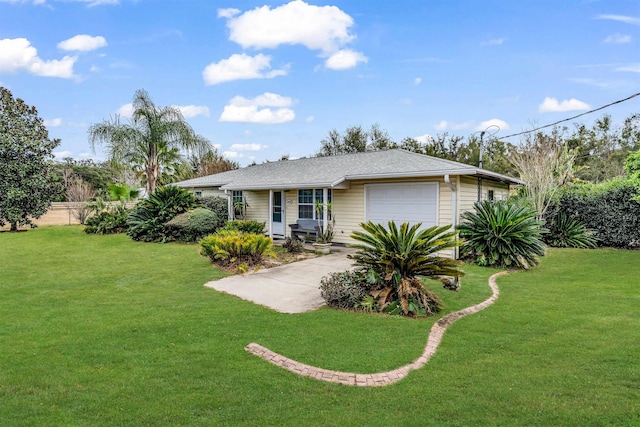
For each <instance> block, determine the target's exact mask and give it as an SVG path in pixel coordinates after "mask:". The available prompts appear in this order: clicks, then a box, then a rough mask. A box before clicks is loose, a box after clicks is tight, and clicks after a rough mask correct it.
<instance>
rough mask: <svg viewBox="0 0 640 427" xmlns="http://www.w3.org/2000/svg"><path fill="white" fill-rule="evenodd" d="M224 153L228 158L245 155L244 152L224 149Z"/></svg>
mask: <svg viewBox="0 0 640 427" xmlns="http://www.w3.org/2000/svg"><path fill="white" fill-rule="evenodd" d="M222 155H223V156H224V157H226V158H227V159H238V158H240V157H244V156H243V155H242V153H238V152H237V151H230V150H229V151H223V152H222Z"/></svg>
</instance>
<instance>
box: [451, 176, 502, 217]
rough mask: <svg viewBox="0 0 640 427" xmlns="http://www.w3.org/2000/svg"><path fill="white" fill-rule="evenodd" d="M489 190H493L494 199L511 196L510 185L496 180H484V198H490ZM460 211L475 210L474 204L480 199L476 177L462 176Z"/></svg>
mask: <svg viewBox="0 0 640 427" xmlns="http://www.w3.org/2000/svg"><path fill="white" fill-rule="evenodd" d="M489 190H493V192H494V193H493V197H494V200H507V199H508V198H509V185H508V184H503V183H500V182H496V181H489V180H487V179H483V180H482V200H487V199H488V198H489ZM459 192H460V195H459V202H458V212H459V213H462V212H465V211H470V210H473V204H474V203H475V202H477V201H478V179H477V178H475V177H468V176H463V177H460V189H459Z"/></svg>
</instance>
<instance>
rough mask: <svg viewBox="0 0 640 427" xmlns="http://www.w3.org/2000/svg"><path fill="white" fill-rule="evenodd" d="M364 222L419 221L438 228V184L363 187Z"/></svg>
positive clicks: (409, 183)
mask: <svg viewBox="0 0 640 427" xmlns="http://www.w3.org/2000/svg"><path fill="white" fill-rule="evenodd" d="M365 215H366V218H365V220H366V221H373V222H375V223H378V224H384V225H386V224H387V222H389V221H395V222H396V224H400V223H403V222H409V223H410V224H411V225H413V224H416V223H418V222H421V223H422V225H423V227H424V228H426V227H431V226H434V225H438V183H437V182H403V183H393V184H369V185H365Z"/></svg>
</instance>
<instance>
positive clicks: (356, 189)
mask: <svg viewBox="0 0 640 427" xmlns="http://www.w3.org/2000/svg"><path fill="white" fill-rule="evenodd" d="M333 213H334V217H335V219H336V227H335V235H334V239H333V240H334V241H335V242H338V243H353V240H352V239H351V238H350V237H349V236H350V235H351V233H352V232H354V231H355V230H360V223H361V222H363V221H364V183H363V182H352V183H351V188H350V189H348V190H333Z"/></svg>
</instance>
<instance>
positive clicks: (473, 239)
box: [458, 200, 547, 268]
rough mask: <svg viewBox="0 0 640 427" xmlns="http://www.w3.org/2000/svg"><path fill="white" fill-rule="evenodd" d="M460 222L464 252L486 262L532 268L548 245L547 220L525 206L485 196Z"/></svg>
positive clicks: (483, 262) (483, 263) (494, 264)
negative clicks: (545, 226)
mask: <svg viewBox="0 0 640 427" xmlns="http://www.w3.org/2000/svg"><path fill="white" fill-rule="evenodd" d="M461 218H462V221H463V222H462V223H461V224H460V225H459V226H458V230H459V231H460V237H461V238H462V239H463V240H464V243H463V245H462V250H463V254H465V255H467V256H472V257H475V258H476V262H477V263H478V264H480V265H485V266H496V267H515V268H529V267H530V266H534V265H537V264H538V257H539V256H543V255H544V254H545V251H546V246H545V244H544V243H543V242H542V235H543V234H544V233H545V232H546V231H547V230H546V229H544V228H542V225H543V221H540V220H538V219H536V212H535V211H534V210H533V209H530V208H528V207H525V206H520V205H517V204H513V203H507V202H503V201H495V202H492V201H489V200H485V201H482V202H480V203H475V204H474V211H468V212H464V213H463V214H462V215H461Z"/></svg>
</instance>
